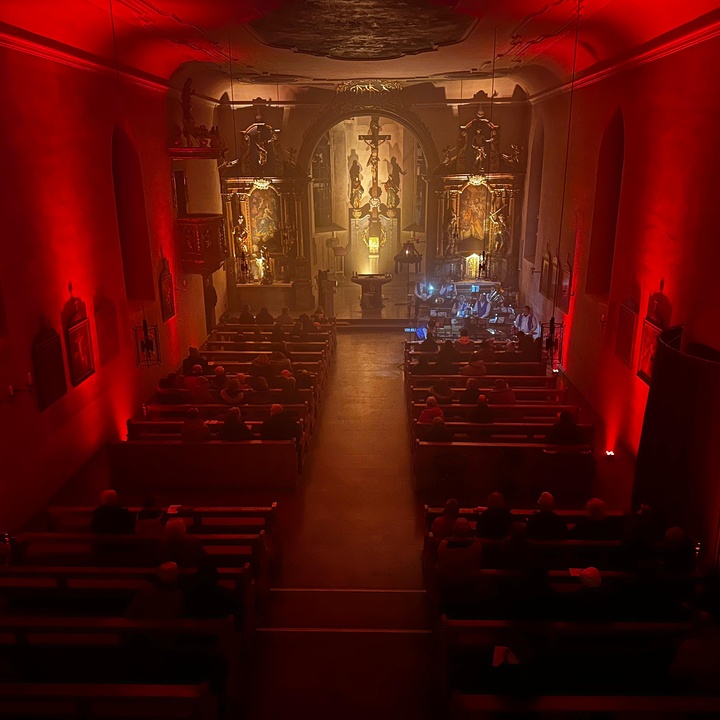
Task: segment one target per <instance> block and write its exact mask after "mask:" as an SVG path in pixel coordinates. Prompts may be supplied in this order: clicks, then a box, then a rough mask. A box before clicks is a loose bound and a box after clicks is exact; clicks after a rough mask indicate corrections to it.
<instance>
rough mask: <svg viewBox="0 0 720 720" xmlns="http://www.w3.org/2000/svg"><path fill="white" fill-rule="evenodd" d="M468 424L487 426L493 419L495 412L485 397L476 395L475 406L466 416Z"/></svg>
mask: <svg viewBox="0 0 720 720" xmlns="http://www.w3.org/2000/svg"><path fill="white" fill-rule="evenodd" d="M467 419H468V422H471V423H478V424H481V425H489V424H490V423H492V422H493V420H494V419H495V411H494V410H493V409H492V408H491V407H490V406H489V405H488V399H487V395H478V400H477V404H476V405H475V407H474V408H472V410H470V412H469V413H468V415H467Z"/></svg>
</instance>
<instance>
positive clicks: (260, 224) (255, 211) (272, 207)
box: [250, 188, 280, 252]
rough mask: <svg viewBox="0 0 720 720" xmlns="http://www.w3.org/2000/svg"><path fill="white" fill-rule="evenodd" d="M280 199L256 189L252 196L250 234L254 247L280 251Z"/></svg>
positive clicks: (270, 193)
mask: <svg viewBox="0 0 720 720" xmlns="http://www.w3.org/2000/svg"><path fill="white" fill-rule="evenodd" d="M279 225H280V198H279V196H278V194H277V193H276V192H275V191H274V190H271V189H270V188H267V189H257V188H256V189H255V190H253V191H252V193H251V194H250V234H251V237H252V242H253V245H258V246H259V247H265V248H267V250H268V251H270V252H279V251H280V228H279Z"/></svg>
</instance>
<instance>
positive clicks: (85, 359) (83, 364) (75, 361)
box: [67, 318, 95, 387]
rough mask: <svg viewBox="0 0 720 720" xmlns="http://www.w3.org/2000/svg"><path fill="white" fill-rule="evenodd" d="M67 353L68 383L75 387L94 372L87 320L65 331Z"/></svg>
mask: <svg viewBox="0 0 720 720" xmlns="http://www.w3.org/2000/svg"><path fill="white" fill-rule="evenodd" d="M67 353H68V361H69V364H70V382H71V383H72V385H73V387H77V386H78V385H79V384H80V383H82V382H84V381H85V380H87V379H88V378H89V377H90V376H91V375H92V374H93V373H94V372H95V361H94V359H93V348H92V336H91V335H90V321H89V320H88V319H87V318H85V319H84V320H80V321H79V322H77V323H75V324H74V325H71V326H70V327H69V328H68V329H67Z"/></svg>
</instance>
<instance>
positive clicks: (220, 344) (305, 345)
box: [200, 338, 328, 357]
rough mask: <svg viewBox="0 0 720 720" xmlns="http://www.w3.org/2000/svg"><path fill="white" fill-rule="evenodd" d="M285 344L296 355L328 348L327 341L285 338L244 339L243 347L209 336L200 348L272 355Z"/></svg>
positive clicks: (230, 341) (233, 342)
mask: <svg viewBox="0 0 720 720" xmlns="http://www.w3.org/2000/svg"><path fill="white" fill-rule="evenodd" d="M283 346H284V347H285V348H286V349H287V351H288V352H289V353H291V354H292V355H293V357H294V356H295V353H318V352H319V353H322V352H325V351H326V350H327V348H328V343H327V342H309V341H308V342H305V341H297V340H283V341H282V342H271V341H267V340H262V341H260V342H257V341H254V340H244V341H243V342H242V347H236V342H235V340H219V339H212V338H208V339H207V340H206V341H205V343H204V344H203V346H202V347H201V348H200V350H201V352H204V351H205V350H208V351H213V352H214V351H217V350H228V351H237V350H241V351H243V352H254V353H255V354H256V355H259V354H260V353H265V354H266V355H270V354H271V353H273V352H274V351H275V350H280V351H282V350H283Z"/></svg>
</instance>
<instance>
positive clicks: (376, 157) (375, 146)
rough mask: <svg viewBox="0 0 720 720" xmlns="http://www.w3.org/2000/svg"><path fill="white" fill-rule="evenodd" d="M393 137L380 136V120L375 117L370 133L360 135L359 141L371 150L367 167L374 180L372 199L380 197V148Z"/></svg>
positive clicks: (372, 120) (371, 186)
mask: <svg viewBox="0 0 720 720" xmlns="http://www.w3.org/2000/svg"><path fill="white" fill-rule="evenodd" d="M391 137H392V136H391V135H381V134H380V118H379V117H378V116H377V115H373V117H372V118H371V120H370V133H369V134H368V135H358V140H362V141H363V142H364V143H365V144H366V145H367V146H368V147H369V148H370V157H369V158H368V161H367V164H366V167H369V168H370V176H371V179H372V182H371V185H370V197H373V198H378V197H380V193H381V190H380V184H379V183H378V164H379V162H380V153H379V149H380V146H381V145H382V144H383V143H384V142H387V141H388V140H390V138H391Z"/></svg>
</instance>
